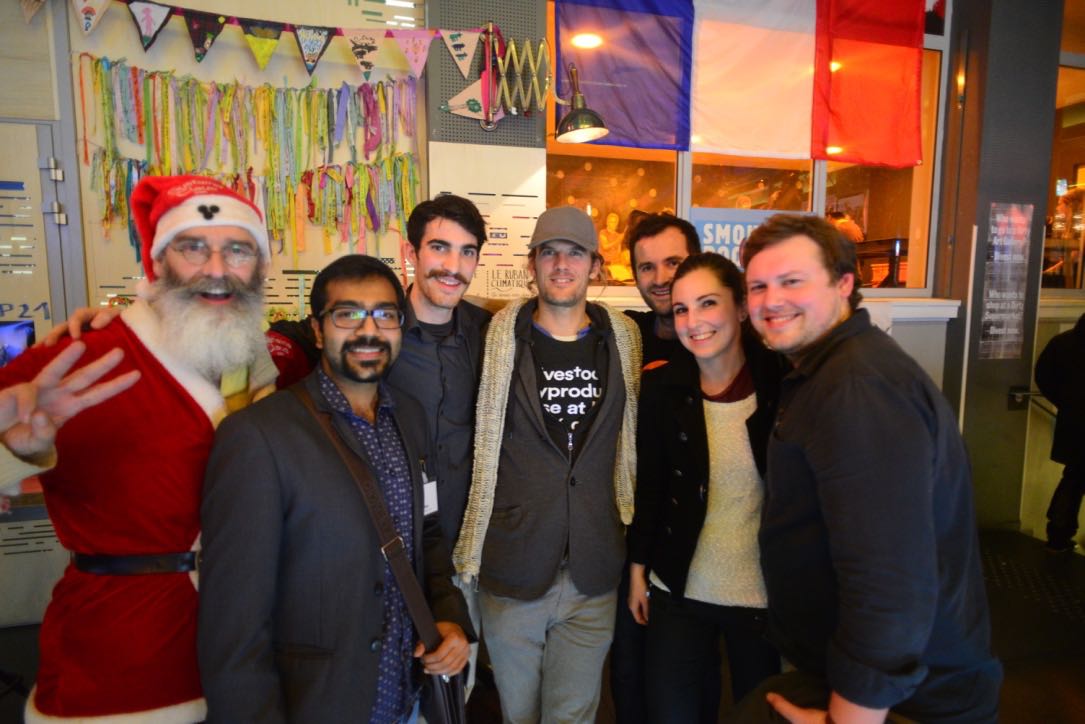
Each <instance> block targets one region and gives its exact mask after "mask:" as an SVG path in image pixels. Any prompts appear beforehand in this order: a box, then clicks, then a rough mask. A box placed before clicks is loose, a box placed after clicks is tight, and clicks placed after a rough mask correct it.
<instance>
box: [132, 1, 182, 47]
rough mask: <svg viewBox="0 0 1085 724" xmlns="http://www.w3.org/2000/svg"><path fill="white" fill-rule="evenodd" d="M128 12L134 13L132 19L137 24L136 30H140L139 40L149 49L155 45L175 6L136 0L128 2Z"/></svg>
mask: <svg viewBox="0 0 1085 724" xmlns="http://www.w3.org/2000/svg"><path fill="white" fill-rule="evenodd" d="M128 12H130V13H132V21H133V22H134V23H135V24H136V30H138V31H139V42H141V43H143V49H144V50H147V49H148V48H150V47H151V46H152V45H154V41H155V40H156V39H157V38H158V34H159V33H160V32H162V28H164V27H166V22H167V21H168V20H169V19H170V15H171V14H172V13H173V8H171V7H170V6H169V5H159V4H158V3H152V2H144V0H136V1H135V2H130V3H128Z"/></svg>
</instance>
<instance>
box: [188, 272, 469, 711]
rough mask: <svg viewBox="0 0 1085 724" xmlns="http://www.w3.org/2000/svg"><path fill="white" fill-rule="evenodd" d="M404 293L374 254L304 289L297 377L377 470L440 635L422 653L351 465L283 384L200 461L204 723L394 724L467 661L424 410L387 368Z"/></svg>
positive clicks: (224, 430)
mask: <svg viewBox="0 0 1085 724" xmlns="http://www.w3.org/2000/svg"><path fill="white" fill-rule="evenodd" d="M404 307H405V300H404V294H403V289H402V287H401V286H400V285H399V281H398V279H396V277H395V274H394V273H393V272H392V271H391V270H390V269H388V267H386V266H385V265H384V264H383V263H381V262H380V261H379V260H377V259H374V258H372V257H365V256H358V255H350V256H346V257H342V258H340V259H338V260H336V261H335V262H333V263H332V264H330V265H328V266H327V267H326V268H325V269H324V270H323V271H322V272H321V273H320V274H319V275H318V276H317V279H316V282H315V283H314V286H313V291H312V312H313V317H312V319H313V327H314V330H315V331H316V337H317V345H318V346H319V347H320V348H321V349H322V352H323V354H322V358H321V364H320V367H319V368H318V369H317V370H316V371H315V372H313V373H312V374H311V375H309V376H308V377H307V378H306V379H305V380H304V381H303V382H302V383H299V384H301V385H304V387H305V389H306V390H307V391H308V393H309V395H310V396H311V397H312V399H313V401H314V404H315V406H316V408H317V409H318V410H319V411H320V413H321V414H326V415H329V416H330V418H331V421H332V424H333V426H334V428H335V431H336V433H337V434H338V435H339V436H340V438H341V439H342V441H343V443H345V444H346V446H347V447H348V448H350V450H351V451H352V452H353V453H354V454H356V455H357V456H358V457H359V458H361V459H362V460H363V461H364V462H365V463H366V464H367V465H368V466H369V467H370V468H371V471H372V475H373V478H374V480H375V481H376V483H377V484H378V486H379V488H380V491H381V493H382V497H383V502H384V504H385V506H386V507H387V509H388V513H389V515H390V516H391V518H392V520H393V522H394V525H395V527H396V531H397V533H398V534H399V536H400V538H401V539H402V541H403V542H404V545H405V547H406V549H407V555H408V557H409V558H410V559H411V560H412V562H413V568H414V571H415V575H417V576H419V578H420V579H421V580H423V581H424V587H425V589H426V590H427V595H428V598H429V604H430V606H431V607H432V609H433V612H434V617H435V618H436V619H437V628H438V631H440V633H441V634H442V637H443V640H442V643H441V645H440V646H439V648H437V649H436V650H434V651H431V652H427V653H423V651H422V647H421V644H419V643H418V642H417V640H416V638H415V633H414V628H413V626H412V622H411V618H410V616H409V614H408V613H407V609H406V604H405V600H404V597H403V593H402V592H401V590H400V588H399V586H398V584H397V582H396V580H395V577H394V576H393V575H392V572H391V569H390V567H389V565H388V563H387V561H386V560H385V558H384V557H383V555H382V550H381V542H380V540H379V538H378V536H377V532H376V531H375V530H374V527H373V525H372V523H371V522H370V517H369V513H368V512H367V509H366V504H365V502H364V500H363V498H362V495H361V493H360V491H359V490H358V487H357V485H356V483H355V480H354V479H353V477H352V475H351V473H350V471H349V469H348V468H347V467H346V466H345V465H344V463H343V462H342V461H341V460H340V459H339V457H338V456H337V454H336V452H335V447H333V444H332V441H331V440H329V439H328V437H327V435H326V434H325V432H324V430H323V428H322V427H321V426H320V425H319V424H318V422H317V420H315V419H314V418H313V417H312V415H311V414H310V413H309V412H308V411H307V410H306V409H305V407H304V406H303V405H302V403H301V401H300V400H298V399H297V398H296V396H295V395H294V394H293V392H291V391H281V392H279V393H277V394H275V395H273V396H272V397H270V398H268V399H266V400H264V401H262V402H260V403H258V404H256V405H253V406H251V407H248V408H246V409H245V410H244V411H242V412H243V413H244V414H242V413H237V414H235V415H234V416H231V417H230V418H228V419H227V422H228V423H229V424H227V425H223V426H221V427H220V428H219V430H218V435H217V437H216V440H215V446H214V449H213V450H212V453H211V459H210V461H209V463H208V470H207V478H206V484H205V490H204V500H203V507H202V511H201V520H202V523H203V564H202V568H201V571H200V616H199V659H200V671H201V679H202V682H203V687H204V691H205V694H206V697H207V702H208V721H210V722H241V721H262V722H270V721H286V722H347V721H359V720H367V721H371V722H380V723H382V724H398V723H399V722H400V721H402V720H403V719H404V718H405V717H407V716H409V715H410V714H411V711H412V709H413V708H414V706H415V703H416V701H417V695H418V679H417V674H418V669H419V668H420V667H417V666H414V665H412V662H413V660H414V659H413V658H412V657H421V660H422V664H423V665H424V666H425V668H426V671H427V672H429V673H436V674H453V673H456V672H458V671H460V670H461V669H462V668H463V667H464V665H465V664H466V663H467V657H468V652H469V649H468V639H467V634H465V631H468V632H470V631H471V625H470V623H469V622H468V618H467V610H466V605H465V603H464V600H463V597H462V596H461V594H460V592H459V590H458V589H456V587H455V586H453V584H452V570H451V561H450V558H449V552H448V548H447V546H446V545H445V541H444V537H443V536H442V535H441V527H440V523H439V521H438V517H437V515H436V513H435V512H434V514H431V515H426V514H425V512H424V508H423V490H424V486H425V485H426V483H427V460H432V452H431V441H430V440H429V439H428V437H427V436H426V434H425V431H426V429H427V427H426V421H425V418H424V415H423V413H422V410H421V408H420V406H419V405H418V403H417V402H415V401H414V400H413V399H412V398H411V397H410V396H408V395H405V394H400V393H398V392H397V393H393V392H392V391H391V389H390V388H389V386H388V385H386V384H385V382H384V377H385V375H386V374H387V371H388V368H389V367H390V366H391V365H392V363H393V362H394V361H395V359H396V356H397V355H398V353H399V349H400V345H401V342H402V336H403V334H402V330H401V325H402V323H403V317H404Z"/></svg>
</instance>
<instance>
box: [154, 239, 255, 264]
mask: <svg viewBox="0 0 1085 724" xmlns="http://www.w3.org/2000/svg"><path fill="white" fill-rule="evenodd" d="M169 247H170V248H171V249H173V250H174V251H175V252H177V253H178V254H180V255H181V256H183V257H184V259H185V261H187V262H188V263H189V264H194V265H196V266H203V265H204V264H206V263H207V262H209V261H210V260H211V256H212V255H213V254H215V252H216V251H217V252H218V254H219V255H220V256H222V263H223V264H225V265H226V266H228V267H230V268H231V269H244V268H245V267H248V266H251V265H253V264H255V263H256V258H257V256H259V252H258V251H257V250H256V247H255V246H253V245H252V244H250V243H248V242H247V241H228V242H226V243H225V244H223V245H222V248H221V249H212V248H211V246H210V244H208V243H207V242H206V241H204V240H203V239H190V238H179V239H174V240H173V241H171V242H170V243H169Z"/></svg>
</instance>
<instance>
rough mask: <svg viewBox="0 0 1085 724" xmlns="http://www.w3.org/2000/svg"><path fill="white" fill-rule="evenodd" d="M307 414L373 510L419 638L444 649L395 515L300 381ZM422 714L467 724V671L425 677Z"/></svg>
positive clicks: (447, 723)
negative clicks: (409, 559)
mask: <svg viewBox="0 0 1085 724" xmlns="http://www.w3.org/2000/svg"><path fill="white" fill-rule="evenodd" d="M290 391H291V392H293V393H294V394H295V395H296V396H297V397H298V399H299V400H301V402H302V404H303V405H304V406H305V408H306V409H307V410H309V412H310V413H311V414H312V416H313V417H314V418H315V419H316V421H317V423H319V424H320V426H321V427H322V428H323V429H324V432H325V433H327V435H328V437H329V438H330V439H331V441H332V445H334V446H335V450H336V452H337V453H339V457H340V459H342V461H343V463H344V464H345V465H346V466H347V469H348V470H350V473H351V476H352V477H353V478H354V482H355V483H356V484H357V485H358V489H359V490H361V492H362V499H364V500H365V507H366V509H367V510H368V511H369V517H370V519H371V520H372V521H373V527H374V528H375V529H376V531H377V538H378V539H379V540H381V541H382V542H381V555H383V556H384V560H386V561H388V565H389V566H390V567H391V568H392V575H394V576H395V577H396V583H397V584H399V590H400V591H401V592H402V593H403V600H404V603H406V604H407V612H408V613H409V614H410V615H411V621H413V622H414V627H415V629H416V630H417V631H418V636H419V638H421V639H422V644H423V645H424V646H425V649H426V651H433V650H434V649H436V648H437V647H438V646H440V645H441V634H440V632H438V631H437V624H436V622H435V621H434V620H433V612H432V611H430V610H429V606H428V605H427V604H426V596H425V594H424V593H423V592H422V586H421V585H420V584H419V583H418V579H417V578H416V577H415V575H414V571H413V570H412V569H411V563H410V561H408V560H407V548H406V546H405V545H404V543H403V539H402V538H400V537H399V534H398V533H396V526H395V524H394V523H393V522H392V517H391V516H390V515H388V509H387V508H385V507H384V499H383V498H382V497H381V493H380V491H379V490H378V489H377V483H376V481H375V480H373V476H372V475H370V473H369V468H367V467H366V466H365V464H363V463H362V461H361V460H359V459H358V456H357V455H355V454H354V453H352V452H351V451H350V449H349V448H347V446H346V445H345V444H343V440H342V439H341V438H340V437H339V434H338V433H337V432H336V431H335V428H333V427H332V423H331V420H330V419H329V416H328V415H324V414H321V413H320V412H318V411H317V409H316V407H315V406H314V405H313V399H312V397H311V396H310V395H309V391H308V390H307V389H305V386H304V385H303V384H301V383H298V384H296V385H293V386H292V387H290ZM420 709H421V711H422V715H423V716H425V717H426V721H427V722H428V724H466V722H467V714H466V710H465V709H464V693H463V672H460V673H459V674H456V675H455V676H445V675H443V674H430V675H428V676H426V680H425V682H424V683H423V684H422V701H421V705H420Z"/></svg>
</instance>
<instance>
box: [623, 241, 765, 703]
mask: <svg viewBox="0 0 1085 724" xmlns="http://www.w3.org/2000/svg"><path fill="white" fill-rule="evenodd" d="M744 297H745V288H744V286H743V282H742V274H741V272H739V270H738V267H736V266H735V264H734V263H733V262H731V261H730V260H728V259H726V258H724V257H723V256H720V255H719V254H713V253H703V254H701V253H699V254H692V255H690V256H689V257H688V258H687V259H686V260H685V261H684V262H682V264H681V265H680V266H679V267H678V270H677V272H675V277H674V282H673V285H672V290H671V299H672V304H673V309H674V318H675V331H676V332H677V334H678V339H679V340H680V341H681V343H682V346H683V347H685V350H682V351H680V352H678V353H677V354H675V355H673V356H672V357H671V360H670V362H668V363H667V364H666V365H664V366H663V367H659V368H656V369H653V370H651V371H649V372H646V373H645V374H644V376H643V379H642V388H641V398H640V412H639V420H638V428H637V440H638V445H637V451H638V461H637V481H638V486H637V494H636V506H635V515H634V519H633V525H632V527H631V528H630V532H629V551H630V560H631V561H632V563H631V566H630V592H629V600H628V605H629V608H630V610H631V612H632V613H633V616H634V618H635V619H636V620H637V622H638V623H640V624H642V625H645V624H646V625H647V627H648V630H647V651H646V660H647V665H646V677H645V679H646V687H647V691H646V699H647V704H648V716H647V719H648V720H649V721H653V722H689V721H703V720H705V719H706V718H713V719H714V718H715V716H716V712H717V709H718V706H719V699H718V694H716V695H715V697H713V696H712V695H710V694H709V693H707V692H705V691H702V690H701V689H702V686H703V683H704V681H705V676H704V672H705V671H713V670H714V659H715V656H716V651H717V643H718V641H719V640H720V639H721V638H722V639H724V640H725V641H726V649H727V653H728V658H729V663H730V666H729V667H728V668H729V669H730V672H731V691H732V694H733V696H734V699H735V701H737V700H739V699H740V698H741V697H742V696H744V695H745V694H746V693H747V692H749V691H750V690H752V689H753V688H754V687H755V686H756V685H757V684H758V683H760V681H761V680H762V679H764V678H766V677H768V676H770V675H772V674H775V673H777V672H778V671H779V667H780V658H779V655H778V654H777V653H776V651H775V650H774V649H773V648H772V647H771V646H769V645H768V644H766V643H764V642H763V641H762V640H761V639H760V629H761V627H762V625H763V623H764V609H765V605H766V596H765V586H764V581H763V580H762V578H761V573H760V567H759V555H758V545H757V532H758V521H759V519H760V512H761V500H762V488H763V486H762V479H761V476H762V475H763V472H764V454H763V453H764V449H765V443H766V438H767V435H768V430H769V429H770V426H771V421H772V419H773V417H774V413H775V400H776V396H777V388H778V385H779V379H780V375H781V370H782V369H783V366H782V361H781V359H780V357H779V356H778V355H775V354H772V353H771V352H768V351H767V350H765V349H764V348H763V347H762V346H761V345H760V343H759V342H758V341H757V339H756V337H755V336H754V335H752V334H749V333H748V328H747V327H746V325H745V320H746V312H745V307H744V303H743V302H744ZM687 351H688V353H689V354H687ZM649 570H650V571H651V573H648V571H649ZM649 595H650V598H649ZM713 699H714V700H713ZM706 715H707V717H706Z"/></svg>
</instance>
